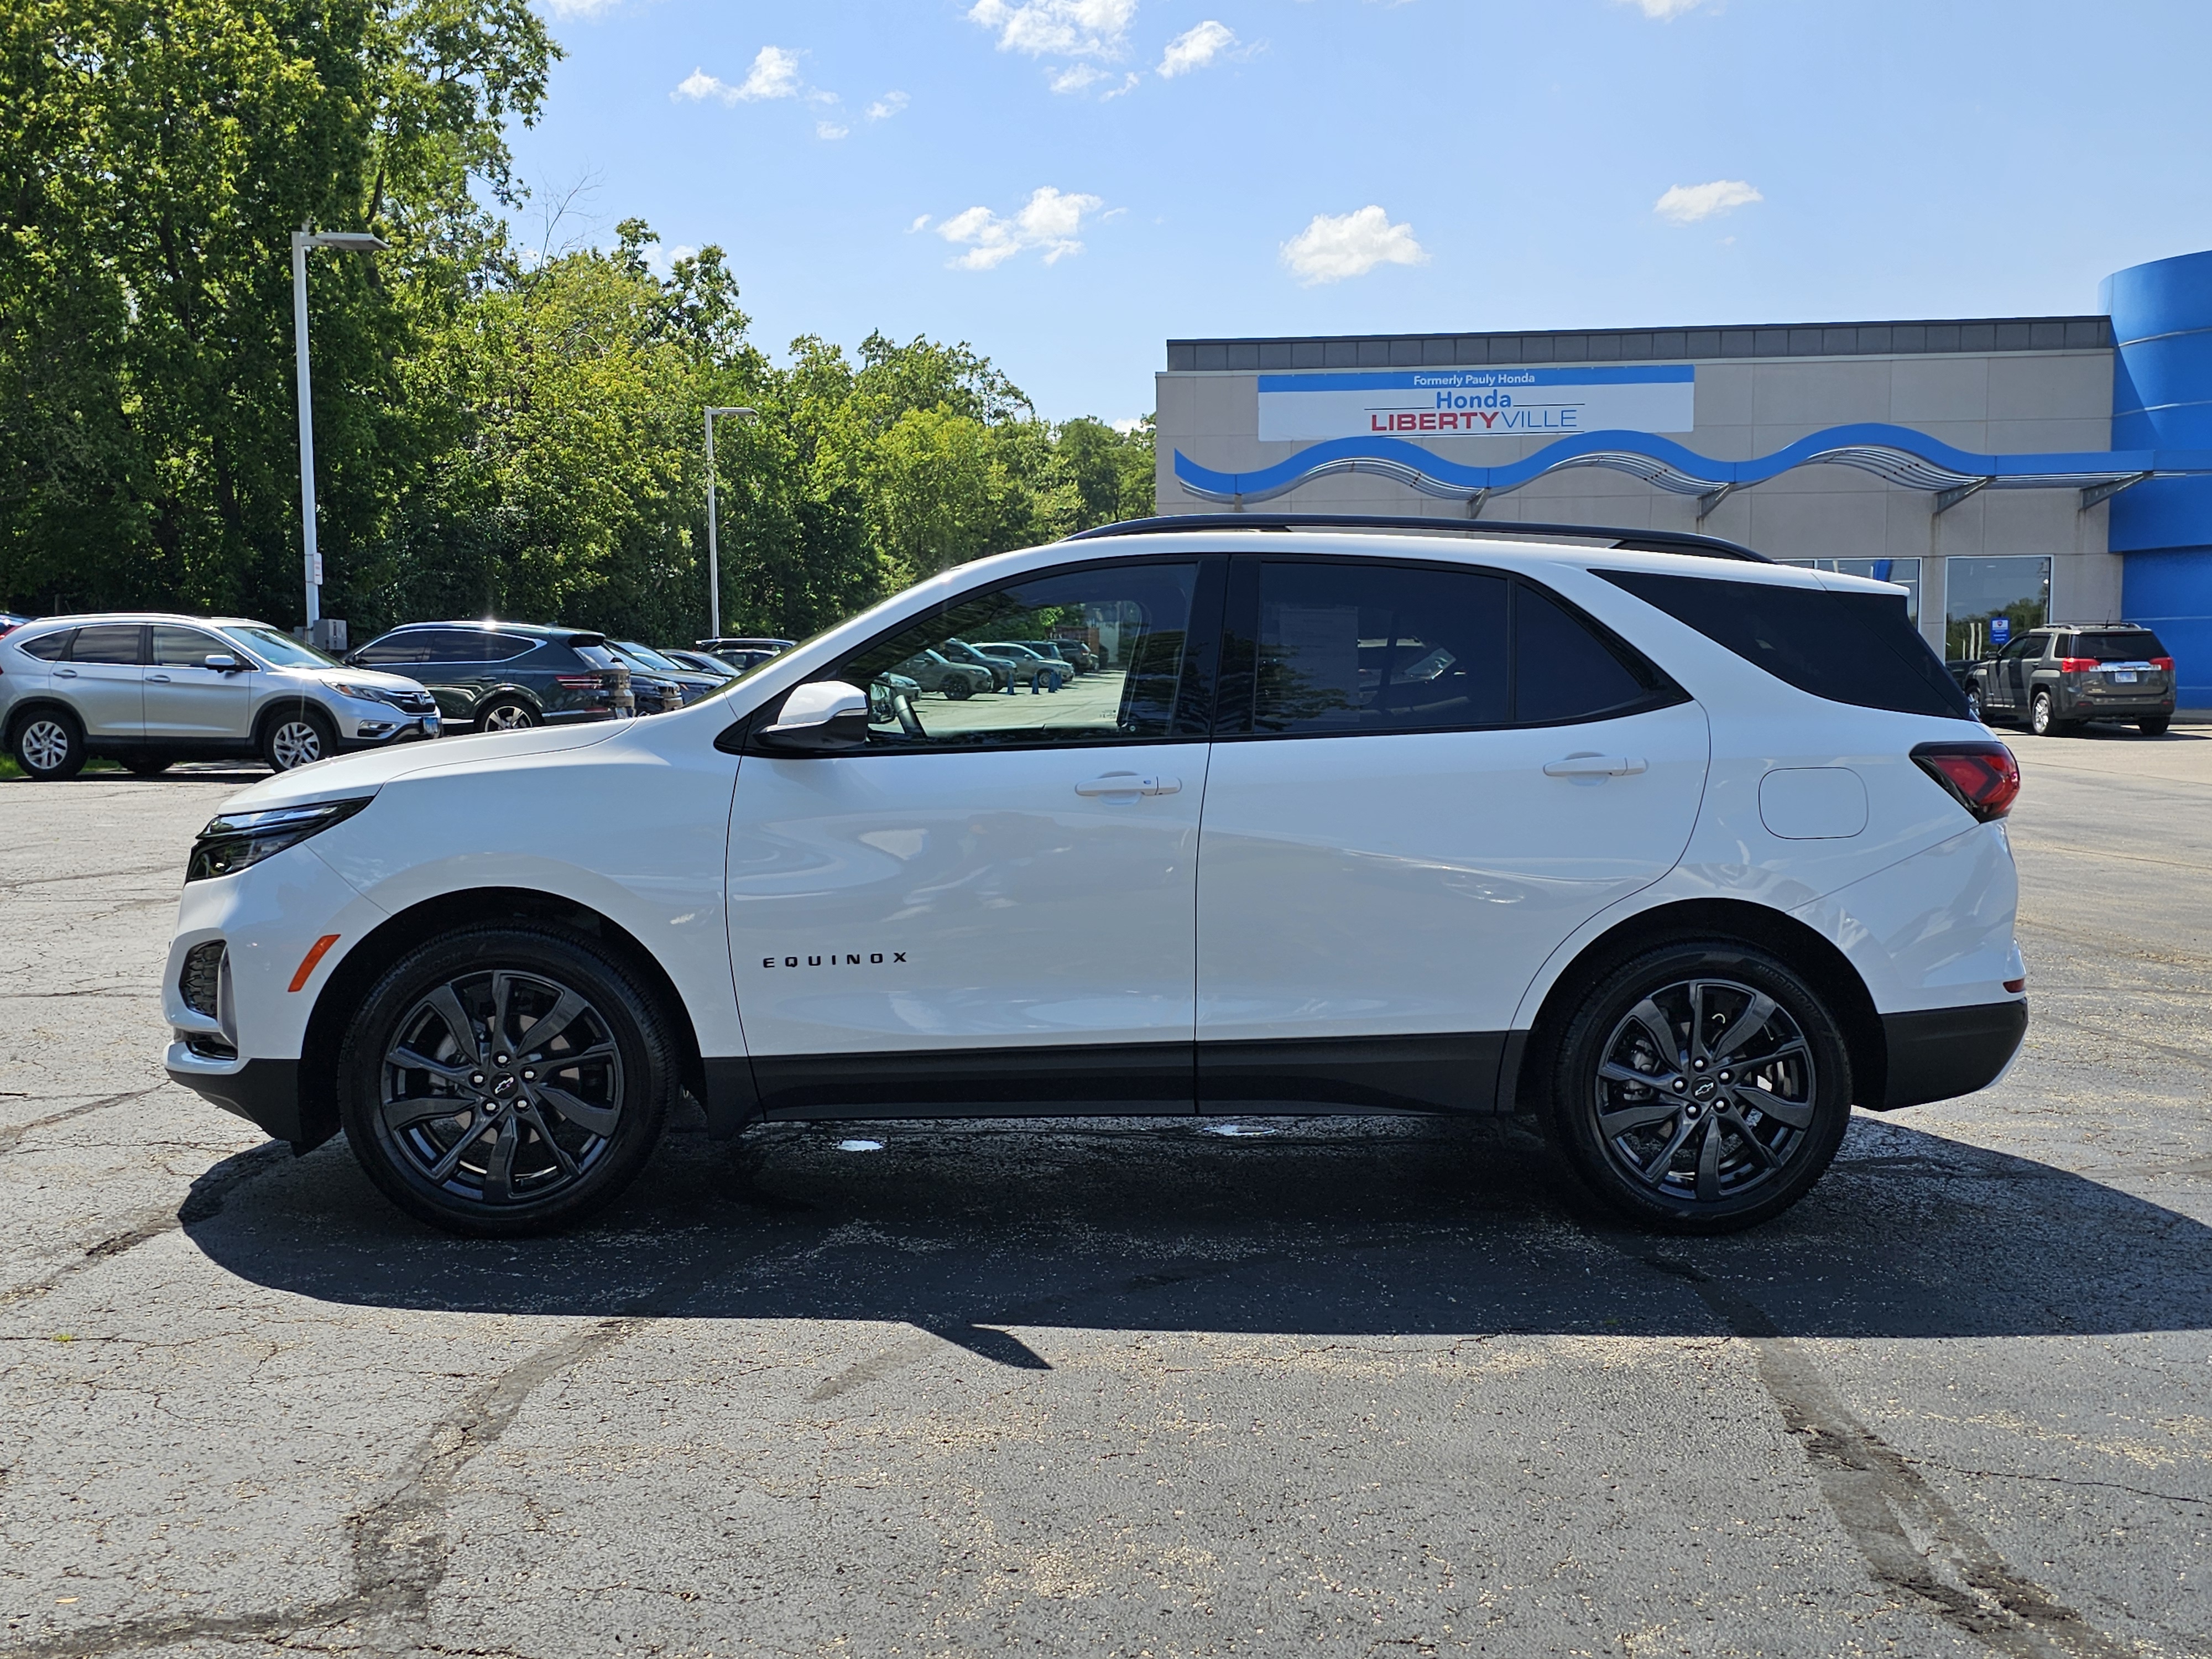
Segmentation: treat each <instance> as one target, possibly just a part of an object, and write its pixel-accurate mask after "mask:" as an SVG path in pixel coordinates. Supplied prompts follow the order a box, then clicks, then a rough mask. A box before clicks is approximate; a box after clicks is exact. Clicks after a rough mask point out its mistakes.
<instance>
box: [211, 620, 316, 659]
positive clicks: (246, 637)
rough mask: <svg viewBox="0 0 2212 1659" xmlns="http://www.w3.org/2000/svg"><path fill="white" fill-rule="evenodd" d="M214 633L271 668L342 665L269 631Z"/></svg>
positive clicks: (263, 629)
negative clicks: (234, 643) (245, 650)
mask: <svg viewBox="0 0 2212 1659" xmlns="http://www.w3.org/2000/svg"><path fill="white" fill-rule="evenodd" d="M216 632H217V633H219V634H221V635H223V636H224V637H225V638H227V639H229V640H232V641H235V642H236V643H238V644H240V645H242V646H244V647H246V649H247V650H248V651H251V652H252V653H253V654H254V655H255V656H257V657H258V658H260V659H261V660H262V661H264V662H265V663H267V664H268V665H270V667H271V668H337V667H341V666H343V665H342V664H341V663H340V662H339V661H338V659H337V658H336V657H332V656H327V655H325V653H322V652H320V651H318V650H316V649H315V647H313V646H312V645H302V644H301V642H300V641H297V640H295V639H294V638H293V637H292V636H291V635H289V634H279V633H278V632H277V631H276V629H273V628H235V627H234V628H219V629H216Z"/></svg>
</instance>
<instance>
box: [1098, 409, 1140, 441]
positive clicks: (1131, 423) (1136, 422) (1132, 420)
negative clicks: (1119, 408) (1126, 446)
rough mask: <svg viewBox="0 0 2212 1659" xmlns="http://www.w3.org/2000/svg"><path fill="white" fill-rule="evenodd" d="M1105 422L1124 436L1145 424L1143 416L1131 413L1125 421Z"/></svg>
mask: <svg viewBox="0 0 2212 1659" xmlns="http://www.w3.org/2000/svg"><path fill="white" fill-rule="evenodd" d="M1106 424H1107V425H1109V426H1110V427H1112V428H1114V430H1115V431H1116V432H1118V433H1120V434H1121V435H1122V436H1123V437H1125V438H1126V437H1127V436H1128V435H1130V434H1131V433H1132V432H1134V431H1137V430H1138V429H1139V428H1141V427H1142V426H1143V425H1144V424H1145V417H1144V416H1141V415H1132V416H1129V418H1128V419H1127V420H1126V421H1109V422H1106Z"/></svg>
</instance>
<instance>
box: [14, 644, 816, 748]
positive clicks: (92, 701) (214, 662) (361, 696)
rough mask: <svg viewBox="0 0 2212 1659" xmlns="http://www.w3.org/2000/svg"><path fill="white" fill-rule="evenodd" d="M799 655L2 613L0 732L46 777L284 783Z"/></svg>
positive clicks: (673, 692) (670, 696)
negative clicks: (250, 768)
mask: <svg viewBox="0 0 2212 1659" xmlns="http://www.w3.org/2000/svg"><path fill="white" fill-rule="evenodd" d="M790 644H791V641H788V640H781V639H769V638H732V639H713V640H702V641H699V642H698V643H697V645H696V647H686V648H684V649H680V650H656V649H654V648H653V647H649V646H647V645H644V644H641V643H639V642H637V641H629V640H617V639H611V638H610V637H609V636H607V635H605V634H595V633H589V632H586V631H583V630H580V629H570V628H555V627H544V626H538V625H534V624H532V623H506V622H448V623H410V624H408V625H407V626H405V627H402V628H396V629H392V631H391V632H389V633H387V634H383V635H379V636H378V637H377V638H375V639H374V640H371V641H369V642H368V644H366V645H364V646H362V647H361V648H360V649H358V650H356V651H354V652H352V653H349V654H348V655H347V656H346V657H345V658H344V659H343V660H340V659H337V658H335V657H332V656H331V655H329V654H327V653H325V652H322V651H319V650H317V649H316V648H315V647H313V646H311V645H307V644H303V643H302V642H301V641H299V640H296V639H295V638H293V637H292V636H291V635H289V634H286V633H284V632H283V631H282V630H280V629H275V628H271V627H270V626H269V625H268V624H266V623H258V622H253V621H249V620H247V619H245V618H242V617H186V616H169V615H163V614H159V613H154V612H111V613H107V614H103V615H99V616H84V617H40V618H29V617H10V616H8V615H6V614H4V613H0V734H4V738H5V741H6V744H7V749H8V752H9V754H11V755H12V756H14V757H15V763H16V764H17V765H19V766H21V768H22V769H23V771H24V772H25V774H26V775H28V776H30V777H33V778H41V779H45V778H65V777H69V776H71V775H74V774H75V773H76V772H77V771H79V770H80V769H82V767H83V765H84V763H85V762H86V761H88V760H89V759H92V758H94V757H100V758H105V759H111V760H115V761H118V762H120V763H122V764H123V765H124V766H125V767H126V768H128V769H130V770H131V771H133V772H137V773H139V774H141V775H147V776H151V775H155V774H156V773H159V772H161V771H164V770H166V769H167V768H169V767H170V766H172V765H173V764H175V763H177V762H179V761H180V760H221V759H232V758H247V757H259V758H261V759H262V760H264V761H266V762H267V763H269V765H270V767H271V768H273V769H275V770H276V771H279V772H286V771H289V770H291V769H293V768H294V767H295V766H304V765H306V764H307V763H308V762H310V761H316V760H320V759H322V758H324V757H325V756H329V755H335V754H340V753H343V752H346V751H348V750H358V749H374V748H381V747H384V746H385V745H387V744H395V743H406V742H410V741H415V740H419V739H422V738H435V737H438V736H440V735H441V734H443V733H446V732H454V731H475V732H511V731H519V730H521V729H523V728H526V727H528V726H548V725H563V724H567V723H569V722H572V721H577V720H612V719H620V718H623V717H626V716H629V715H632V714H661V713H665V712H666V711H667V710H669V709H672V708H682V707H684V704H686V703H687V702H697V701H698V700H699V699H700V698H702V697H706V696H713V695H714V694H715V693H716V692H718V691H720V690H722V689H723V688H725V687H726V686H727V685H729V684H731V683H732V681H733V680H735V679H736V678H738V676H739V675H741V674H743V673H744V672H745V671H747V670H748V669H750V668H753V667H757V665H759V664H761V663H763V662H765V661H767V660H768V659H769V658H770V657H773V656H775V654H776V653H779V652H781V651H782V650H784V649H786V648H787V647H789V645H790Z"/></svg>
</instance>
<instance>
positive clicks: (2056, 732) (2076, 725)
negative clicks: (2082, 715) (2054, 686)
mask: <svg viewBox="0 0 2212 1659" xmlns="http://www.w3.org/2000/svg"><path fill="white" fill-rule="evenodd" d="M2027 729H2028V730H2029V731H2031V732H2034V733H2035V735H2036V736H2037V737H2039V738H2070V737H2072V736H2073V735H2074V734H2075V732H2079V731H2080V730H2081V721H2079V720H2060V719H2059V718H2058V705H2057V703H2055V702H2052V701H2051V693H2049V692H2048V691H2039V692H2037V693H2036V694H2035V695H2034V696H2033V697H2031V698H2030V699H2029V700H2028V704H2027Z"/></svg>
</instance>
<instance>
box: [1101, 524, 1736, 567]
mask: <svg viewBox="0 0 2212 1659" xmlns="http://www.w3.org/2000/svg"><path fill="white" fill-rule="evenodd" d="M1193 530H1196V531H1212V530H1411V531H1416V532H1419V533H1421V534H1423V535H1429V536H1439V535H1462V536H1488V537H1500V538H1511V537H1516V536H1524V537H1528V538H1532V539H1534V540H1546V541H1548V540H1555V539H1557V540H1567V539H1571V540H1577V541H1583V540H1588V541H1599V542H1603V543H1604V544H1606V545H1607V546H1608V547H1615V548H1619V549H1620V550H1621V551H1623V552H1625V553H1682V554H1687V555H1690V556H1693V557H1697V558H1701V559H1740V560H1744V561H1747V562H1751V563H1754V564H1771V563H1773V562H1774V561H1773V560H1771V559H1770V558H1768V557H1767V556H1766V555H1765V554H1764V553H1755V552H1753V550H1751V549H1750V548H1747V547H1746V546H1744V545H1743V544H1741V542H1728V541H1723V540H1722V539H1721V538H1719V537H1717V536H1698V535H1692V533H1691V532H1688V531H1686V530H1622V529H1620V528H1619V527H1617V526H1605V525H1589V524H1525V523H1510V524H1509V523H1506V522H1504V520H1483V519H1421V518H1414V517H1411V516H1402V517H1393V516H1390V515H1387V514H1383V513H1182V514H1181V515H1179V516H1175V517H1170V518H1162V519H1124V520H1121V522H1120V523H1118V524H1102V525H1094V526H1091V528H1090V529H1088V530H1079V531H1077V532H1075V533H1074V534H1073V535H1072V536H1069V537H1068V538H1066V539H1067V540H1069V541H1071V542H1089V541H1098V540H1102V539H1104V538H1110V537H1115V536H1167V535H1173V534H1175V533H1176V532H1182V531H1193Z"/></svg>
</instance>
